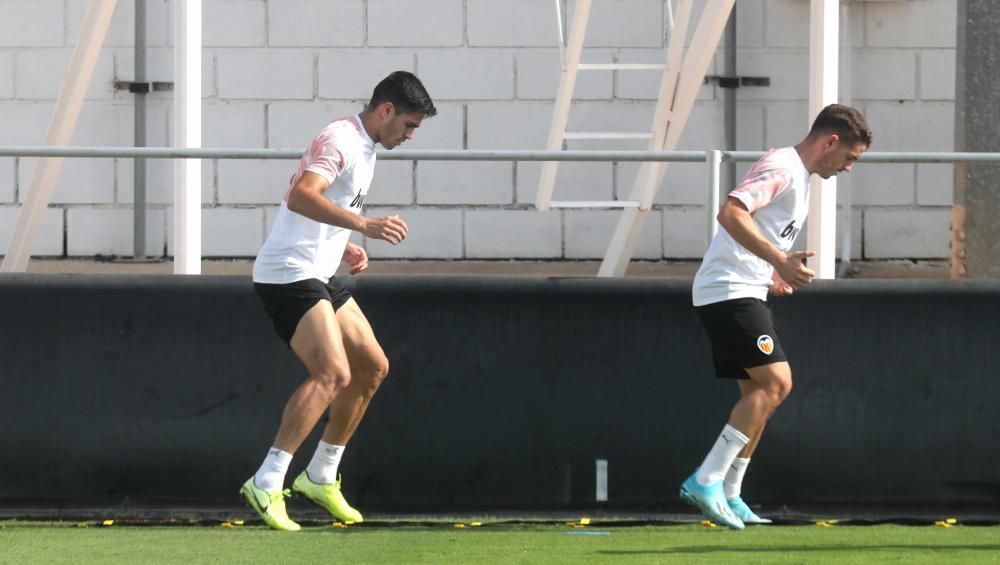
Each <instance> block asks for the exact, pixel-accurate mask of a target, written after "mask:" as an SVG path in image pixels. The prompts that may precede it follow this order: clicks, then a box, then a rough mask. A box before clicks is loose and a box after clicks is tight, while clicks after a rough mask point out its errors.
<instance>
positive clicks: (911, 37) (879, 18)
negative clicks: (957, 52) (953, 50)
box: [865, 0, 957, 48]
mask: <svg viewBox="0 0 1000 565" xmlns="http://www.w3.org/2000/svg"><path fill="white" fill-rule="evenodd" d="M865 15H866V18H865V43H866V45H869V46H871V47H914V48H920V47H923V48H927V47H955V32H956V23H955V17H956V15H957V12H956V10H955V1H954V0H913V1H910V2H905V3H900V2H885V3H878V2H871V3H869V4H866V5H865ZM916 30H920V31H919V32H917V31H916Z"/></svg>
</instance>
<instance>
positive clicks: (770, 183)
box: [691, 147, 809, 306]
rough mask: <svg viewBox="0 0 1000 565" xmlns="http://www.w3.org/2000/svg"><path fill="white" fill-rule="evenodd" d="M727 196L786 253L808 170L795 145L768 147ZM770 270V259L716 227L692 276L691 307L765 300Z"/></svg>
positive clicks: (801, 216) (802, 215) (801, 213)
mask: <svg viewBox="0 0 1000 565" xmlns="http://www.w3.org/2000/svg"><path fill="white" fill-rule="evenodd" d="M729 196H731V197H733V198H736V199H738V200H739V201H740V202H742V203H743V204H744V205H745V206H746V207H747V210H749V211H750V215H751V216H752V217H753V221H754V223H755V224H757V228H758V229H759V230H760V232H761V234H763V236H764V237H765V238H766V239H767V240H768V241H770V242H771V243H773V244H774V245H775V246H776V247H778V248H779V249H781V250H782V251H788V250H789V249H791V248H792V244H794V243H795V236H797V235H798V234H799V230H801V229H802V223H803V222H804V221H805V219H806V214H807V213H808V211H809V172H808V171H807V170H806V166H805V164H804V163H803V162H802V158H801V157H799V153H798V151H796V150H795V148H794V147H783V148H781V149H772V150H770V151H768V152H767V154H766V155H764V156H763V157H761V158H760V160H759V161H757V162H756V163H755V164H754V166H753V168H751V169H750V171H749V172H748V173H747V174H746V176H744V177H743V180H742V181H740V184H739V186H737V187H736V188H735V189H733V191H732V192H730V193H729ZM773 273H774V267H772V266H771V264H770V263H768V262H767V261H765V260H763V259H761V258H760V257H758V256H756V255H754V254H753V253H751V252H750V251H748V250H747V249H746V248H745V247H743V246H742V245H740V244H739V243H737V242H736V240H734V239H733V237H732V236H731V235H729V233H728V232H727V231H726V230H725V228H723V227H721V226H720V227H719V231H718V233H717V234H716V235H715V238H713V239H712V243H711V245H709V247H708V251H707V252H706V253H705V259H704V260H703V261H702V263H701V267H700V268H699V269H698V273H697V274H696V275H695V277H694V287H693V288H692V292H691V294H692V299H693V302H694V305H695V306H704V305H705V304H712V303H715V302H722V301H723V300H732V299H734V298H759V299H761V300H767V292H768V290H769V288H770V286H771V276H772V275H773Z"/></svg>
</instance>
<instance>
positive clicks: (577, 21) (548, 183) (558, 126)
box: [535, 0, 591, 212]
mask: <svg viewBox="0 0 1000 565" xmlns="http://www.w3.org/2000/svg"><path fill="white" fill-rule="evenodd" d="M590 4H591V0H577V3H576V12H575V13H574V14H573V23H572V24H571V26H572V27H570V30H569V41H568V43H567V45H566V58H565V59H564V60H563V68H562V72H561V73H560V75H559V77H560V78H559V90H558V92H556V104H555V108H554V109H553V110H552V125H551V126H549V140H548V142H547V143H546V144H545V148H546V149H548V150H549V151H557V150H559V149H562V142H563V136H564V135H566V124H567V123H568V122H569V110H570V106H571V105H572V103H573V89H574V88H575V87H576V73H577V68H578V67H579V66H580V55H581V53H582V52H583V39H584V37H586V33H587V20H588V19H589V18H590ZM558 168H559V163H558V162H556V161H546V162H544V163H542V173H541V176H540V177H539V179H538V194H536V195H535V208H537V209H538V210H539V211H541V212H545V211H548V209H549V202H551V201H552V191H553V189H555V183H556V170H557V169H558Z"/></svg>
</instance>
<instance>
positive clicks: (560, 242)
mask: <svg viewBox="0 0 1000 565" xmlns="http://www.w3.org/2000/svg"><path fill="white" fill-rule="evenodd" d="M705 3H706V2H705V1H704V0H699V1H697V2H695V3H694V15H695V17H696V18H697V17H698V16H699V15H700V11H701V9H702V8H703V7H704V5H705ZM956 3H957V0H910V1H906V2H902V1H879V2H873V1H868V2H854V3H851V4H850V5H849V7H848V8H849V10H850V20H849V23H848V24H847V26H848V28H847V29H848V30H849V32H850V35H851V46H852V47H853V48H852V49H851V53H850V55H851V57H850V61H849V62H850V69H849V70H850V73H851V75H850V80H845V79H843V78H842V80H841V86H842V90H843V89H846V88H847V87H848V85H849V86H850V89H851V90H850V92H847V91H844V92H842V95H843V96H845V98H850V99H851V100H852V103H853V104H854V105H856V106H858V107H859V108H861V109H862V111H863V112H865V114H866V116H867V117H868V119H869V121H870V123H871V124H872V127H873V129H874V132H875V145H874V147H873V149H874V150H876V151H896V150H917V151H950V150H951V149H952V147H953V136H954V96H955V44H956V37H955V13H956ZM564 4H566V5H567V11H566V13H565V14H564V18H565V19H567V20H568V21H571V19H572V16H573V10H574V9H575V3H574V2H573V1H572V0H570V1H569V2H565V3H564ZM673 4H676V2H674V3H673ZM203 6H204V8H203V15H204V18H205V19H204V26H203V32H204V45H205V49H204V55H203V72H202V82H203V93H204V96H205V100H204V104H203V119H204V127H203V136H202V137H203V139H202V142H203V145H204V146H206V147H274V148H295V149H300V148H303V147H305V146H306V144H307V143H309V141H310V140H311V139H312V138H313V136H315V135H316V133H317V132H318V131H319V129H320V128H322V127H323V126H324V125H325V124H326V123H327V122H329V120H331V119H334V118H338V117H342V116H346V115H351V114H354V113H356V112H357V111H359V110H360V109H361V107H362V106H363V104H364V103H365V102H366V101H367V100H368V98H369V97H370V95H371V89H372V87H373V86H374V85H375V83H376V82H377V81H378V80H380V79H381V78H383V77H384V76H385V75H387V74H388V73H389V72H391V71H394V70H397V69H405V70H410V71H414V72H417V74H418V75H419V76H420V77H421V78H422V80H423V81H424V83H425V84H426V85H427V87H428V90H429V91H430V93H431V96H432V97H433V98H434V100H435V104H436V106H437V107H438V109H439V112H440V113H439V115H438V116H436V117H435V118H433V119H429V120H426V121H425V122H424V124H423V126H422V127H421V128H420V130H418V132H417V135H416V137H415V139H414V140H413V141H412V142H410V143H408V144H406V146H405V147H406V148H407V149H411V148H412V149H424V148H432V149H461V148H469V149H542V148H543V147H544V146H545V142H546V138H547V135H548V129H549V122H550V120H551V117H552V104H553V100H554V97H555V93H556V89H557V86H558V81H559V72H560V61H559V50H558V49H557V47H556V42H557V32H556V25H555V14H554V6H553V3H552V2H551V1H550V0H507V1H504V2H497V1H495V0H419V1H416V0H205V2H204V4H203ZM665 6H666V0H597V1H595V2H594V6H593V9H592V17H591V22H590V27H589V28H588V35H587V42H586V48H585V50H584V56H583V59H584V60H585V61H586V62H612V61H615V62H630V63H636V62H656V63H659V62H662V61H663V59H664V55H665V49H666V46H667V43H666V37H667V34H666V32H665V31H664V30H665V22H666V14H665ZM86 9H87V3H86V2H79V1H76V0H72V1H66V0H0V126H2V127H0V145H33V144H39V143H41V142H42V139H43V137H44V133H45V129H46V127H47V125H48V122H49V120H50V118H51V113H52V109H53V105H54V99H55V97H56V96H57V95H58V92H59V89H60V88H61V80H60V77H61V76H62V74H63V73H64V72H65V70H66V67H67V66H68V63H69V60H70V57H71V56H72V49H73V46H74V45H75V44H76V42H77V39H78V36H79V33H80V29H81V25H82V22H83V18H84V15H85V13H86ZM147 10H148V28H147V42H148V44H149V48H148V50H147V58H148V61H147V67H148V71H147V72H148V77H149V79H150V80H163V81H170V80H173V49H172V47H171V45H172V43H173V27H174V21H173V11H174V6H173V2H172V0H162V1H155V2H148V3H147ZM808 14H809V2H808V1H805V0H739V10H738V20H737V29H738V47H739V52H738V59H739V60H738V69H739V71H738V72H739V73H740V74H741V75H744V76H766V77H768V78H770V80H771V85H770V86H769V87H750V88H742V89H740V90H739V91H738V116H737V118H738V126H737V135H738V140H737V146H738V148H739V149H746V150H759V149H765V148H767V147H776V146H781V145H788V144H792V143H796V142H797V141H799V140H800V139H801V138H802V136H803V134H804V133H805V130H806V128H807V126H808V123H807V120H808V115H807V97H808V88H807V87H808V84H807V81H808V68H807V64H808V41H809V37H808V33H809V29H808V25H806V24H805V23H804V22H807V21H808ZM133 18H134V3H132V2H119V4H118V8H117V10H116V13H115V15H114V17H113V19H112V23H111V28H110V30H109V34H108V38H107V41H106V42H105V47H104V48H103V50H102V53H101V55H100V58H99V60H98V65H97V68H96V71H95V75H94V80H93V82H92V84H91V85H90V87H89V89H88V94H87V101H86V104H85V105H84V109H83V112H82V114H81V116H80V121H79V124H78V127H77V131H76V134H75V135H74V138H73V143H74V144H79V145H130V144H131V143H132V95H131V94H129V93H127V92H122V91H115V90H113V88H112V81H113V80H129V79H131V78H132V74H133V50H132V47H131V45H132V41H133V37H134V30H133ZM842 61H845V62H847V60H846V58H843V57H842ZM721 64H722V56H721V50H719V51H717V52H716V54H715V57H714V59H713V61H712V65H711V67H710V72H712V73H715V74H719V69H720V68H721ZM847 70H848V69H847V67H845V68H844V72H847ZM659 78H660V76H659V74H658V73H655V72H621V71H619V72H614V73H612V72H586V73H581V75H580V76H579V78H578V81H577V89H576V97H577V101H576V102H575V103H574V104H573V107H572V112H571V114H570V125H569V129H570V130H571V131H572V130H602V129H605V130H615V131H644V130H647V129H648V128H649V125H650V123H651V120H652V117H653V112H654V107H653V106H654V99H655V95H656V92H657V88H658V84H659ZM171 107H172V96H171V94H170V93H164V92H156V93H153V94H151V95H150V96H148V97H147V108H148V109H147V112H148V119H147V136H148V144H150V145H167V144H169V142H170V136H171V129H172V127H173V126H172V110H171ZM722 123H723V113H722V91H721V89H718V88H717V87H715V86H713V85H710V84H709V85H705V86H703V87H702V88H701V90H700V92H699V95H698V101H697V103H696V105H695V109H694V111H693V113H692V115H691V117H690V119H689V121H688V124H687V126H686V128H685V132H684V134H683V136H682V138H681V141H680V144H679V147H678V148H679V149H693V150H704V149H708V148H717V147H720V146H721V145H722V143H723V132H722ZM644 146H645V142H642V141H638V142H637V141H629V142H622V143H616V142H606V141H605V142H593V141H588V142H571V143H569V144H568V147H569V148H571V149H642V148H643V147H644ZM34 163H35V160H34V159H28V158H23V159H20V160H19V162H18V163H17V164H15V161H14V160H13V159H9V158H0V243H2V242H3V241H2V240H3V238H5V237H9V236H8V235H6V234H8V233H9V230H10V229H12V228H11V225H12V223H13V218H14V214H15V211H16V205H15V204H14V201H15V200H16V199H20V200H23V198H24V194H25V191H26V190H27V187H28V185H29V183H30V176H31V174H32V172H33V169H34ZM146 166H147V176H148V181H147V205H148V206H149V215H150V228H149V234H148V235H147V240H148V247H149V250H148V253H149V254H150V255H160V254H161V253H162V252H163V249H164V247H165V246H167V247H169V246H171V245H172V229H173V216H172V213H173V212H172V208H171V207H170V206H171V205H172V202H173V163H172V162H171V161H169V160H148V161H147V165H146ZM540 167H541V165H540V164H539V163H537V162H522V163H517V164H511V163H499V162H481V163H469V162H441V161H424V162H421V163H418V164H416V165H414V164H413V163H412V162H410V161H392V160H385V159H383V160H381V161H380V162H379V164H378V166H377V170H376V175H375V180H374V182H373V186H372V190H371V193H370V195H369V199H368V203H369V209H368V213H382V212H385V213H389V212H390V211H398V212H400V213H401V214H402V215H403V216H404V217H405V218H407V221H409V222H410V226H411V235H410V237H409V238H408V239H407V241H406V242H404V244H402V245H399V246H390V245H388V244H385V243H383V242H365V244H366V246H367V247H368V248H369V253H370V254H371V255H372V257H373V258H451V259H464V258H468V259H473V258H476V259H479V258H489V259H494V258H495V259H506V258H544V259H582V258H598V257H600V256H601V255H602V254H603V252H604V250H605V249H606V247H607V236H608V234H609V233H610V229H611V228H612V227H613V226H614V224H615V223H616V221H617V217H618V212H616V211H594V210H564V211H554V212H550V213H548V214H542V213H539V212H536V211H535V210H534V208H533V206H532V205H533V202H534V198H535V192H536V189H537V182H538V175H539V171H540ZM747 167H748V165H747V164H740V165H739V167H738V171H739V173H740V174H742V173H743V172H744V171H745V170H746V169H747ZM294 168H295V162H294V161H246V160H233V161H229V160H210V161H205V162H204V163H203V166H202V178H203V187H202V200H203V202H204V203H205V204H206V206H207V207H206V209H205V210H204V226H203V234H204V253H205V255H206V256H248V257H249V256H253V255H254V254H255V253H256V251H257V249H258V247H259V245H260V243H261V242H262V241H263V239H264V237H265V235H266V233H267V229H268V227H269V226H270V222H272V221H273V217H274V213H275V211H276V210H277V206H276V205H277V203H278V202H279V201H280V198H281V195H282V194H283V192H284V191H285V189H286V188H287V182H288V176H289V175H290V174H291V172H292V171H293V169H294ZM637 168H638V165H636V164H634V163H619V164H611V163H570V164H566V163H564V164H562V165H561V166H560V172H559V175H558V177H557V179H556V189H555V198H556V199H562V200H573V199H584V200H606V199H613V198H627V195H628V192H629V191H630V190H631V187H632V183H633V182H634V179H635V174H636V170H637ZM132 170H133V165H132V161H131V160H130V159H115V160H94V159H67V160H66V161H65V164H64V168H63V175H62V176H61V179H60V182H59V185H58V186H57V188H56V191H55V194H54V195H53V205H54V207H53V208H51V209H50V210H48V212H47V214H46V217H45V226H44V227H43V233H42V235H41V236H40V240H39V243H38V245H37V247H36V253H43V254H51V255H61V254H64V253H65V254H69V255H92V254H95V253H103V254H108V253H114V254H119V255H128V254H131V248H132V243H131V217H132V213H131V209H130V206H131V203H132V201H133V178H132V176H133V175H132ZM845 179H846V180H844V181H843V184H842V186H844V187H845V190H846V188H847V187H850V189H851V190H852V196H853V202H852V205H853V207H854V209H853V210H852V217H854V218H855V221H854V222H853V225H852V230H853V233H854V236H853V239H854V249H853V251H854V255H855V256H856V257H858V258H893V257H907V258H941V257H946V256H947V255H948V250H947V245H948V240H949V237H948V223H949V222H950V215H949V213H948V210H949V208H948V207H949V206H950V204H951V199H952V191H953V179H952V167H951V166H950V165H913V164H893V165H872V164H865V163H862V164H860V165H859V166H858V167H857V168H856V169H855V172H854V173H852V174H851V175H849V176H848V177H845ZM705 191H706V182H705V170H704V165H702V164H700V163H690V164H687V163H674V164H671V165H670V167H669V171H668V174H667V176H666V178H665V180H664V183H663V187H662V188H661V189H660V191H659V193H658V194H657V196H656V198H655V207H654V213H652V214H651V215H650V217H649V218H650V219H649V221H648V222H647V225H646V227H645V231H644V232H643V236H642V240H641V241H640V245H639V250H638V251H637V257H641V258H647V259H659V258H667V259H680V258H698V257H700V256H701V255H702V253H703V251H704V248H705V221H706V215H705V213H704V203H705V199H706V196H705ZM843 194H844V193H843V191H842V192H841V202H843V201H844V198H843ZM4 230H7V231H6V232H5V231H4ZM64 231H65V232H66V241H67V243H66V245H65V249H64V245H63V232H64ZM862 237H863V243H864V245H862ZM801 239H802V240H803V241H804V239H805V238H804V237H803V238H801ZM359 241H360V239H359ZM839 244H840V238H839V237H838V245H839Z"/></svg>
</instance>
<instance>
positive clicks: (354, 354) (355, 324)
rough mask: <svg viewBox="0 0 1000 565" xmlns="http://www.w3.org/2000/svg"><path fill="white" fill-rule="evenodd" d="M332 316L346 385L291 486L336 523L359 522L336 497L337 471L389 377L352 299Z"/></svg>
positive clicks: (368, 327) (383, 358) (358, 515)
mask: <svg viewBox="0 0 1000 565" xmlns="http://www.w3.org/2000/svg"><path fill="white" fill-rule="evenodd" d="M336 318H337V323H338V326H339V328H340V331H341V335H342V337H343V344H344V348H345V350H346V353H347V358H348V361H349V363H350V370H351V382H350V384H349V385H348V386H347V387H346V388H344V389H343V390H341V391H339V392H338V393H337V395H336V396H335V398H334V400H333V403H332V404H331V405H330V414H329V421H328V422H327V424H326V428H325V429H324V431H323V439H322V441H321V442H320V445H319V447H318V448H317V452H316V455H315V456H314V457H313V460H312V461H311V462H310V464H309V467H308V468H307V469H306V471H305V472H304V473H302V474H301V475H299V477H298V478H296V479H295V484H294V485H293V487H292V488H293V489H294V490H296V491H297V492H300V493H301V494H303V495H304V496H306V497H307V498H309V499H310V500H312V501H313V502H315V503H316V504H319V505H320V506H322V507H324V508H326V509H327V510H328V511H329V512H330V514H332V515H333V516H334V517H336V518H338V519H340V520H343V521H345V522H346V521H349V522H361V521H363V517H362V515H361V513H360V512H358V511H357V510H355V509H354V508H353V507H351V506H350V504H348V502H347V501H346V500H345V499H344V497H343V494H342V493H341V489H340V478H339V476H338V475H337V468H338V466H339V464H340V457H341V456H342V455H343V452H344V449H345V448H346V446H347V442H348V441H350V439H351V437H352V436H353V435H354V432H355V430H357V428H358V425H359V424H360V423H361V420H362V418H363V417H364V415H365V412H366V411H367V409H368V405H369V403H370V402H371V399H372V397H373V396H374V395H375V392H376V391H377V390H378V388H379V385H381V384H382V381H383V380H384V379H385V377H386V375H387V374H388V373H389V361H388V359H386V356H385V353H383V351H382V347H381V346H380V345H379V344H378V341H377V340H376V339H375V334H374V332H373V331H372V329H371V325H370V324H369V323H368V320H367V319H366V318H365V316H364V314H363V313H362V312H361V309H360V308H359V307H358V305H357V303H356V302H355V301H354V299H351V300H348V301H347V302H346V303H345V304H344V305H343V306H341V307H340V308H338V309H337V314H336Z"/></svg>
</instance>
